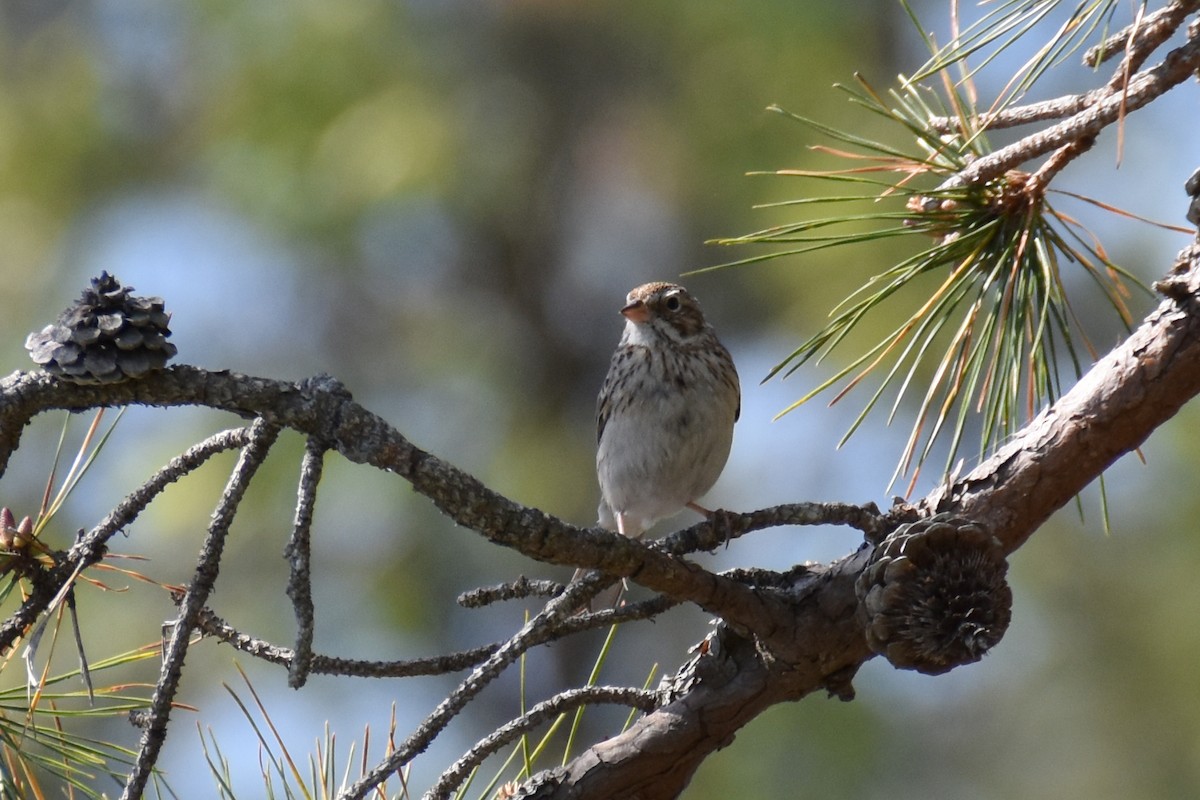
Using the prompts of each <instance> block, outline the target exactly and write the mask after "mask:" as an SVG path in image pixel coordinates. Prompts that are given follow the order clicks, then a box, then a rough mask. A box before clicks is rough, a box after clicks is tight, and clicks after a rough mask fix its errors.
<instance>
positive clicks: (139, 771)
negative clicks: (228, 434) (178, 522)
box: [121, 417, 279, 800]
mask: <svg viewBox="0 0 1200 800" xmlns="http://www.w3.org/2000/svg"><path fill="white" fill-rule="evenodd" d="M278 433H279V428H278V427H277V426H276V425H274V424H270V423H267V422H266V421H265V420H264V419H262V418H261V417H260V418H259V419H256V420H255V421H254V422H253V423H252V424H251V426H250V441H249V443H248V444H247V445H246V446H245V447H244V448H242V452H241V455H240V456H239V457H238V461H237V464H236V465H235V466H234V468H233V472H232V474H231V475H230V476H229V481H228V483H226V485H225V491H224V492H222V494H221V499H220V501H219V502H218V503H217V508H216V511H214V512H213V517H212V522H211V523H210V524H209V527H208V535H207V536H206V537H205V539H204V544H203V546H202V547H201V549H200V557H199V560H198V562H197V564H196V570H195V572H194V574H193V576H192V581H191V583H190V584H189V585H188V587H187V590H186V592H185V593H184V598H183V602H182V604H181V607H180V610H179V616H178V617H177V618H176V624H175V625H174V626H173V629H172V631H171V641H170V642H169V643H168V645H167V649H166V655H165V657H164V659H163V665H162V669H161V671H160V672H159V678H158V683H157V685H156V686H155V687H154V696H153V697H152V698H151V699H150V706H149V708H148V711H149V715H148V717H147V721H146V727H145V729H144V730H143V731H142V736H141V741H140V743H139V746H138V754H137V760H136V761H135V762H134V765H133V768H132V769H131V770H130V772H129V777H128V778H127V780H126V783H125V791H124V792H123V793H122V794H121V797H122V800H135V798H140V797H141V796H142V793H143V792H144V791H145V788H146V781H147V780H149V778H150V774H151V772H152V771H153V769H154V765H155V763H157V761H158V754H159V752H160V751H161V750H162V746H163V742H165V741H166V738H167V724H168V722H169V721H170V716H171V704H172V701H173V700H174V699H175V694H176V692H177V691H178V689H179V680H180V678H181V677H182V676H183V660H184V657H185V656H186V655H187V650H188V644H189V640H190V639H191V635H192V631H193V630H194V629H195V627H196V620H197V619H198V617H199V615H200V610H201V609H202V608H204V604H205V602H206V601H207V600H208V595H209V594H210V593H211V592H212V589H213V585H214V584H215V583H216V581H217V573H218V571H219V569H220V564H221V554H222V552H223V551H224V549H225V538H226V536H227V535H228V533H229V528H230V526H231V525H232V524H233V520H234V516H235V515H236V514H237V509H238V505H239V504H240V503H241V500H242V498H243V497H244V496H245V494H246V489H247V488H248V487H249V485H250V479H251V478H253V477H254V474H255V473H256V472H257V471H258V468H259V466H261V465H262V462H263V461H264V460H265V459H266V457H267V453H268V452H269V451H270V449H271V444H272V443H273V442H274V441H275V437H276V435H277V434H278Z"/></svg>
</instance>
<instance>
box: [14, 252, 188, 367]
mask: <svg viewBox="0 0 1200 800" xmlns="http://www.w3.org/2000/svg"><path fill="white" fill-rule="evenodd" d="M131 291H133V287H132V286H122V285H121V282H120V281H118V280H117V279H116V278H115V277H113V276H112V275H109V274H108V273H107V272H101V273H100V277H98V278H92V282H91V286H89V287H88V288H87V289H85V290H84V291H83V294H82V295H81V296H80V298H79V300H78V301H77V302H76V303H75V304H74V305H73V306H71V307H70V308H67V309H64V310H63V312H62V313H61V314H59V315H58V319H57V320H56V321H55V322H54V324H53V325H47V326H46V327H45V328H42V330H41V331H39V332H37V333H31V334H29V336H28V337H26V339H25V349H26V350H28V351H29V356H30V358H32V359H33V360H34V362H35V363H37V364H40V365H41V366H42V368H43V369H45V370H46V371H47V372H50V373H52V374H54V375H58V376H59V377H61V378H65V379H67V380H71V381H75V382H76V383H115V382H117V381H123V380H128V379H131V378H140V377H141V376H143V375H145V374H146V373H147V372H149V371H150V370H154V369H162V368H163V367H165V366H166V365H167V361H168V360H169V359H170V358H172V357H173V356H174V355H175V353H176V352H177V350H176V347H175V345H173V344H171V343H170V342H168V341H167V337H168V336H170V335H171V329H170V328H169V327H168V325H169V323H170V322H171V315H170V314H168V313H167V312H166V311H164V310H163V300H162V298H161V297H132V296H131V295H130V292H131Z"/></svg>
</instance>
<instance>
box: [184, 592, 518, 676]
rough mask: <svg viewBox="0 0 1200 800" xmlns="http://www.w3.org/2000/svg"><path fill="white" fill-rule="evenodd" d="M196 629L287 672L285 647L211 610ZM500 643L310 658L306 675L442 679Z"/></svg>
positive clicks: (289, 660)
mask: <svg viewBox="0 0 1200 800" xmlns="http://www.w3.org/2000/svg"><path fill="white" fill-rule="evenodd" d="M196 629H197V630H199V631H200V632H201V633H203V634H204V635H205V636H211V637H212V638H214V639H217V640H218V641H221V642H224V643H225V644H228V645H230V646H231V647H233V648H234V649H236V650H240V651H242V652H243V653H247V654H249V655H252V656H254V657H255V658H260V659H262V660H263V661H267V662H269V663H272V664H279V665H281V666H284V667H288V668H289V669H290V667H291V665H292V663H293V661H294V659H295V653H294V652H293V651H292V650H290V649H289V648H287V647H279V646H277V645H273V644H271V643H270V642H267V641H265V640H263V639H259V638H256V637H254V636H251V635H249V634H247V633H243V632H241V631H239V630H237V629H236V628H234V627H233V626H232V625H230V624H229V623H228V622H226V621H225V620H223V619H221V617H219V616H217V615H216V614H215V613H213V611H212V610H211V609H208V608H204V609H201V611H200V614H199V616H198V617H197V620H196ZM501 644H502V643H496V644H490V645H485V646H483V647H476V648H473V649H471V650H462V651H460V652H457V653H448V654H447V655H444V656H433V657H430V658H412V659H407V660H404V661H366V660H361V659H352V658H334V657H332V656H324V655H320V654H313V656H312V663H311V664H310V665H309V666H310V672H314V673H317V674H321V675H345V676H349V677H359V678H411V677H416V676H420V675H445V674H446V673H449V672H460V671H462V670H464V669H470V668H471V667H474V666H475V665H477V664H479V663H481V662H483V661H484V660H486V659H487V657H488V656H490V655H491V654H492V653H494V652H496V651H497V650H499V649H500V645H501Z"/></svg>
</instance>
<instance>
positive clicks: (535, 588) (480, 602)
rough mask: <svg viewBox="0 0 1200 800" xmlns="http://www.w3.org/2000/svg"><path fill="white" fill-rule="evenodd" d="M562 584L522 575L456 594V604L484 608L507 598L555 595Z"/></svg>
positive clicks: (523, 598) (560, 590)
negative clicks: (506, 581) (531, 578)
mask: <svg viewBox="0 0 1200 800" xmlns="http://www.w3.org/2000/svg"><path fill="white" fill-rule="evenodd" d="M562 590H563V585H562V584H561V583H559V582H558V581H551V580H530V579H529V578H526V577H525V576H524V575H522V576H521V577H519V578H517V579H516V580H513V581H509V582H508V583H502V584H500V585H499V586H481V587H479V588H478V589H472V590H471V591H469V592H463V593H462V594H460V595H459V596H458V601H457V602H458V604H459V605H460V606H462V607H463V608H485V607H487V606H490V605H492V604H493V603H503V602H506V601H509V600H526V599H528V598H530V597H556V596H557V595H559V594H561V593H562Z"/></svg>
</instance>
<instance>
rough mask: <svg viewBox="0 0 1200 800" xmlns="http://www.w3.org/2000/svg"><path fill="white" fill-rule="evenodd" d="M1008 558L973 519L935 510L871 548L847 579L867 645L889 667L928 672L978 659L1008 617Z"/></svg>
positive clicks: (994, 641)
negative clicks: (856, 573) (860, 567)
mask: <svg viewBox="0 0 1200 800" xmlns="http://www.w3.org/2000/svg"><path fill="white" fill-rule="evenodd" d="M1007 571H1008V562H1007V561H1006V560H1005V558H1004V551H1003V550H1002V549H1001V547H1000V543H999V542H998V541H996V539H995V538H994V537H992V536H990V535H989V534H988V533H987V532H986V531H985V530H984V529H983V528H982V527H981V526H980V525H977V524H976V523H973V522H970V521H968V520H964V519H960V518H956V517H952V516H950V515H949V514H938V515H937V516H935V517H932V518H929V519H924V520H919V521H917V522H913V523H911V524H909V525H905V526H904V527H902V528H900V529H899V530H898V531H896V532H895V533H893V534H892V535H891V536H889V537H888V538H887V539H885V540H884V541H883V542H882V543H881V544H880V545H879V546H878V547H877V548H876V550H875V554H874V555H873V556H872V560H871V564H870V565H869V566H868V567H867V568H866V569H865V570H863V573H862V574H861V575H860V576H859V577H858V582H857V583H856V584H855V590H856V592H857V594H858V599H859V610H860V612H861V613H862V614H863V615H864V616H865V618H866V635H867V643H868V645H870V647H871V649H872V650H874V651H875V652H876V653H879V654H880V655H882V656H884V657H886V658H887V660H888V661H890V662H891V663H892V664H893V665H894V666H897V667H900V668H902V669H914V670H916V671H918V672H924V673H926V674H929V675H938V674H941V673H943V672H947V671H949V670H951V669H953V668H954V667H956V666H958V665H960V664H969V663H972V662H975V661H978V660H979V659H981V658H983V656H984V654H985V653H987V651H988V650H990V649H991V648H992V647H994V646H995V645H996V644H997V643H998V642H999V641H1000V639H1001V637H1003V636H1004V632H1005V631H1006V630H1007V629H1008V623H1009V620H1010V619H1011V618H1012V590H1011V589H1009V587H1008V583H1007V582H1006V581H1005V573H1006V572H1007Z"/></svg>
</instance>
